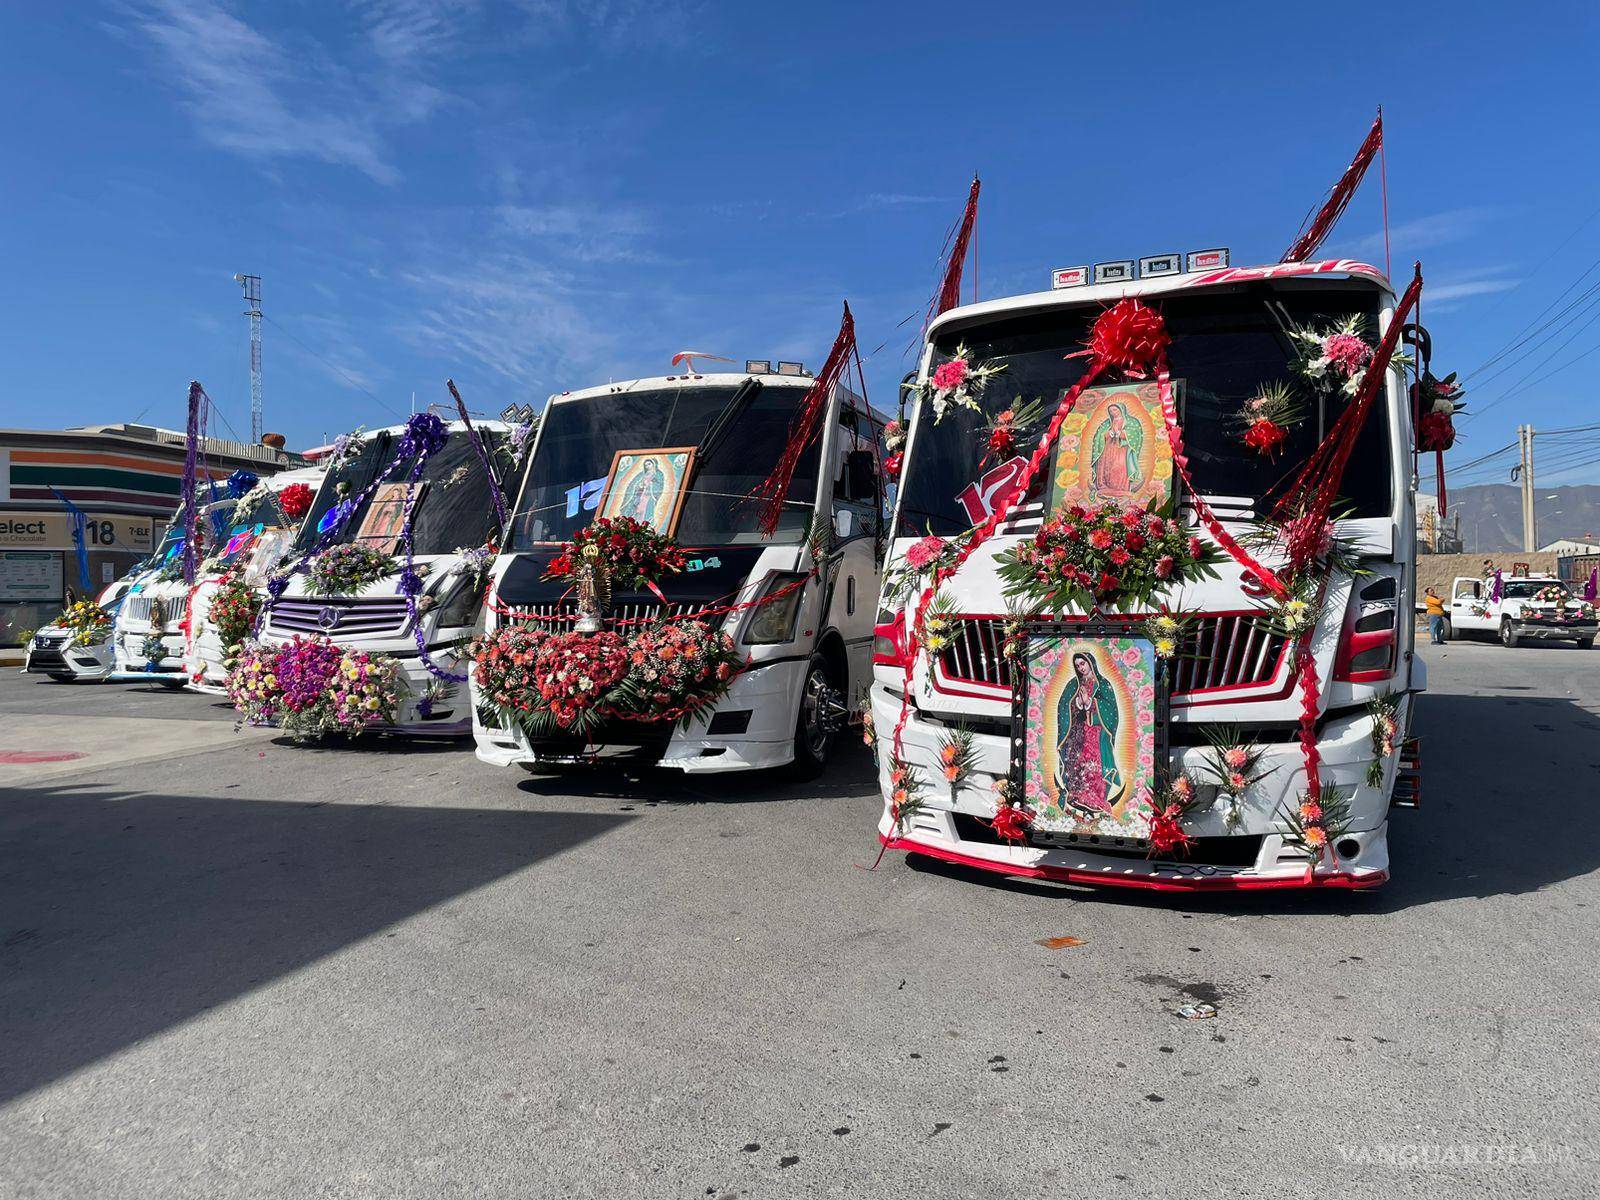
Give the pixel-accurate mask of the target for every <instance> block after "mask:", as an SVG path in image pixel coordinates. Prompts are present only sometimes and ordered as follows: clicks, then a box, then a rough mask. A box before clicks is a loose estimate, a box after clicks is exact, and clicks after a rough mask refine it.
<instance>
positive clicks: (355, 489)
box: [235, 413, 515, 736]
mask: <svg viewBox="0 0 1600 1200" xmlns="http://www.w3.org/2000/svg"><path fill="white" fill-rule="evenodd" d="M512 434H513V427H512V426H511V425H509V424H507V423H506V422H502V421H479V422H474V423H472V424H471V425H470V426H469V425H468V424H467V423H466V422H465V421H462V420H456V421H450V422H445V421H442V420H441V419H440V418H438V417H437V416H435V415H433V414H432V413H420V414H417V415H416V416H413V417H412V418H411V419H410V421H408V422H407V423H406V424H405V425H397V426H393V427H390V428H387V429H378V430H374V431H370V432H369V431H357V432H356V433H353V434H349V435H346V436H343V437H341V438H339V439H338V440H337V442H336V443H335V444H334V449H333V452H332V453H331V454H330V455H329V456H328V457H327V458H326V459H325V460H323V461H324V462H325V464H326V470H327V473H326V475H325V476H324V478H323V481H322V486H321V487H320V489H319V490H318V492H317V496H316V499H315V501H314V502H313V504H312V505H311V509H310V511H309V512H307V513H306V515H305V519H304V522H303V523H302V525H301V527H300V532H299V534H298V535H297V537H296V539H295V541H294V544H293V545H292V547H291V548H290V551H289V553H288V555H287V556H285V558H284V559H283V560H282V561H280V563H279V564H278V565H277V567H276V568H275V569H274V571H273V572H272V573H271V574H270V575H269V577H268V580H267V592H268V601H267V606H266V611H265V614H264V616H263V618H262V620H261V622H260V624H259V628H258V638H257V642H256V644H257V646H259V647H260V648H263V649H264V650H266V651H269V652H270V651H277V650H281V649H283V648H284V647H286V646H289V645H291V644H294V645H304V644H305V643H307V642H315V643H317V644H319V645H320V644H329V645H331V646H332V647H333V648H334V650H335V652H336V653H337V652H339V651H346V652H350V654H351V655H352V656H353V657H351V658H350V659H349V660H348V661H347V662H346V663H345V666H346V667H351V668H354V669H359V670H362V671H365V670H366V668H367V666H368V665H371V666H372V667H373V668H374V670H375V671H376V672H378V673H379V674H381V675H382V680H383V681H382V684H381V687H380V689H379V694H375V695H372V696H369V697H368V698H367V700H368V701H370V704H369V705H368V707H369V708H370V710H371V712H372V714H374V717H375V718H380V717H381V719H373V720H370V721H362V722H361V723H359V724H357V723H355V722H353V721H350V722H346V723H344V724H342V725H336V724H335V723H334V722H335V717H334V716H333V715H332V714H331V712H330V715H329V716H328V717H327V721H326V723H325V725H326V727H325V728H323V729H321V730H313V731H311V732H333V731H337V730H338V729H341V728H342V729H344V730H345V731H347V732H359V731H361V730H363V729H375V730H377V731H380V732H399V733H406V734H412V735H424V736H463V735H465V734H466V733H467V732H468V731H469V730H470V729H471V714H470V711H469V706H468V703H467V690H466V687H465V683H466V671H465V666H466V663H467V659H466V657H465V647H466V642H467V640H468V639H469V638H470V637H471V635H472V633H473V632H474V628H475V627H476V626H477V625H478V623H479V617H480V613H481V610H482V607H483V590H484V584H485V581H486V578H487V574H488V568H489V565H490V564H491V563H492V562H493V554H494V549H495V547H496V546H497V545H498V538H499V535H500V521H499V517H498V507H499V506H498V505H497V503H496V499H495V494H496V492H497V491H499V490H500V489H501V488H503V487H504V480H505V478H506V477H507V476H509V475H511V474H512V473H513V471H514V469H515V468H514V462H513V458H512V455H511V453H510V446H509V442H510V439H511V437H512ZM499 504H500V505H503V504H504V499H503V496H502V499H501V500H500V502H499ZM280 661H281V660H280ZM355 664H360V666H359V667H355ZM278 674H279V675H283V674H285V672H284V671H279V672H278ZM285 682H287V681H285ZM329 686H332V685H329ZM319 690H322V691H326V690H327V689H326V688H325V687H324V688H319ZM235 699H236V703H238V697H236V698H235ZM366 702H367V701H363V703H366ZM272 704H273V706H275V707H273V709H272V719H274V720H277V721H279V722H280V723H281V722H282V720H283V719H284V715H285V706H284V703H283V702H282V701H280V700H277V699H274V700H273V702H272ZM242 711H243V710H242ZM246 716H247V719H256V718H257V716H258V713H257V712H255V711H250V712H246ZM292 731H293V732H296V733H297V734H298V733H301V732H304V731H302V730H299V729H294V730H292Z"/></svg>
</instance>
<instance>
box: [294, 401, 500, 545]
mask: <svg viewBox="0 0 1600 1200" xmlns="http://www.w3.org/2000/svg"><path fill="white" fill-rule="evenodd" d="M479 436H481V437H482V438H483V441H484V449H485V450H486V451H487V452H488V453H489V454H490V455H491V456H493V455H494V453H495V452H496V450H497V448H498V446H499V440H500V438H501V437H502V436H503V435H502V434H500V433H499V432H498V431H497V430H480V431H479ZM398 442H399V439H398V438H397V437H394V436H392V435H390V434H388V433H377V434H373V435H370V436H368V437H366V438H364V439H362V444H361V449H360V451H359V452H357V453H355V454H353V455H351V456H349V457H348V458H346V459H345V460H344V461H343V462H341V463H339V464H338V465H337V466H334V467H332V468H331V469H330V470H329V471H328V474H327V477H326V478H325V479H324V480H323V483H322V488H321V490H320V491H318V493H317V499H316V503H315V504H313V505H312V506H311V511H310V512H309V513H307V514H306V521H305V524H304V525H302V526H301V528H300V533H299V536H298V538H297V539H296V542H295V548H296V550H297V551H300V552H304V551H306V550H309V549H310V548H311V546H312V545H314V544H315V542H316V540H317V536H318V525H319V523H320V522H321V521H322V519H323V517H324V516H326V515H327V513H328V512H329V510H331V509H332V508H333V506H334V505H335V504H337V503H338V502H339V499H340V493H341V490H344V491H345V492H346V494H348V495H350V496H359V495H361V493H362V492H363V491H365V490H366V489H367V487H368V486H369V485H370V484H371V483H372V482H373V481H374V480H376V479H377V478H378V477H379V476H380V475H382V474H384V472H385V471H388V480H387V484H386V485H385V484H380V485H379V487H378V488H377V489H376V490H375V491H374V493H373V495H371V496H369V497H368V498H367V501H366V502H365V503H364V504H362V505H361V506H360V507H359V508H357V510H356V511H355V512H354V513H352V514H351V516H350V518H349V520H347V521H346V522H345V524H344V527H343V530H342V531H341V533H340V535H339V538H338V540H339V541H341V542H351V541H355V540H356V539H357V538H365V539H367V540H371V541H374V543H375V544H376V542H379V541H381V542H383V543H384V547H383V548H386V549H390V550H393V549H394V545H393V542H394V539H395V537H396V536H397V535H398V533H399V519H400V514H401V504H402V502H403V499H404V497H405V494H406V492H405V489H406V484H407V481H409V480H410V478H411V465H412V461H411V460H410V459H407V460H406V461H405V462H401V463H395V462H394V461H393V459H394V451H395V448H396V446H397V444H398ZM391 466H392V467H393V470H389V468H390V467H391ZM341 484H345V485H347V486H346V488H345V489H341V488H340V485H341ZM418 485H419V487H420V491H419V492H418V494H417V497H416V500H415V501H414V503H413V504H412V508H411V520H412V550H413V552H414V553H416V554H449V553H450V552H451V551H453V550H456V549H458V548H461V547H476V546H481V545H483V544H484V543H485V542H486V541H488V539H489V535H490V534H491V533H493V532H494V530H495V512H494V500H493V498H492V497H491V495H490V488H491V487H492V485H491V483H490V482H489V477H488V475H487V473H486V472H485V471H484V469H483V461H482V460H481V459H480V458H479V456H478V452H477V449H476V448H475V447H474V446H473V445H472V440H471V438H469V437H468V436H467V434H466V432H465V431H464V430H459V429H458V430H452V431H451V433H450V437H449V440H448V441H446V442H445V444H444V447H443V448H442V449H441V450H439V451H437V452H436V453H435V454H433V456H432V457H430V458H429V459H428V461H427V462H426V463H425V464H424V465H423V468H422V475H421V478H420V479H419V480H418ZM388 487H392V488H393V489H394V490H393V491H388V490H387V488H388ZM375 507H376V508H377V509H378V511H377V512H374V511H373V510H374V508H375ZM369 515H370V516H371V520H370V521H369V519H368V518H369Z"/></svg>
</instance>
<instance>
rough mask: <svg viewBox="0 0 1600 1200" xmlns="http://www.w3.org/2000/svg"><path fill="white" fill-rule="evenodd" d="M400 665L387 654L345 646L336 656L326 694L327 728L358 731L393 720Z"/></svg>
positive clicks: (348, 731)
mask: <svg viewBox="0 0 1600 1200" xmlns="http://www.w3.org/2000/svg"><path fill="white" fill-rule="evenodd" d="M400 686H401V685H400V667H399V664H398V663H396V662H395V660H394V659H393V658H392V657H390V656H389V655H387V654H367V653H364V652H363V651H360V650H350V649H347V650H345V651H344V653H343V654H341V655H340V656H339V665H338V666H337V667H336V668H335V669H334V672H333V680H332V682H331V686H330V690H329V696H328V706H329V707H328V715H327V718H326V719H327V720H328V721H331V722H332V724H333V728H332V729H331V730H328V732H337V733H349V734H356V733H361V732H362V731H363V730H366V729H368V728H370V727H372V726H374V725H388V724H390V723H392V722H393V721H394V715H395V710H396V709H397V708H398V707H399V704H400Z"/></svg>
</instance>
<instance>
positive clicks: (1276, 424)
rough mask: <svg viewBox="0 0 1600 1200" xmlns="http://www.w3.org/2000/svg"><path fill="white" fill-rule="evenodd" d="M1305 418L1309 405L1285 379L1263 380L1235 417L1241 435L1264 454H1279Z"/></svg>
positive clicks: (1246, 441) (1256, 450) (1252, 446)
mask: <svg viewBox="0 0 1600 1200" xmlns="http://www.w3.org/2000/svg"><path fill="white" fill-rule="evenodd" d="M1304 419H1305V405H1303V404H1302V403H1301V402H1300V401H1299V400H1298V399H1297V398H1296V397H1295V394H1294V393H1293V392H1292V391H1291V390H1290V389H1289V385H1288V384H1286V383H1282V382H1274V383H1268V384H1263V385H1262V387H1261V388H1260V389H1259V390H1258V391H1257V392H1256V394H1255V395H1254V396H1251V397H1250V399H1248V400H1246V401H1245V402H1244V407H1243V408H1242V409H1241V410H1240V411H1239V414H1238V415H1237V417H1235V418H1234V424H1235V426H1236V427H1237V428H1238V430H1239V436H1240V439H1241V440H1242V441H1243V442H1244V444H1245V445H1246V446H1249V447H1250V449H1252V450H1254V451H1255V452H1256V453H1257V454H1259V455H1261V456H1262V457H1264V458H1275V457H1277V454H1278V451H1279V450H1281V449H1282V448H1283V444H1284V443H1285V442H1286V441H1288V440H1289V431H1290V430H1291V429H1293V428H1294V427H1295V426H1296V425H1298V424H1299V423H1300V422H1301V421H1302V420H1304Z"/></svg>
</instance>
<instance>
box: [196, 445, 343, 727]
mask: <svg viewBox="0 0 1600 1200" xmlns="http://www.w3.org/2000/svg"><path fill="white" fill-rule="evenodd" d="M325 473H326V472H325V471H324V469H323V468H322V467H320V466H312V467H301V468H298V469H296V470H292V471H283V472H280V473H279V474H277V475H273V476H271V477H270V478H267V479H263V480H262V481H261V482H260V483H258V484H257V485H256V487H255V488H254V489H252V491H251V492H250V493H249V494H247V495H245V496H243V497H241V498H240V499H239V500H238V501H237V502H235V504H234V506H233V508H232V510H231V511H230V512H228V514H227V516H226V520H227V529H226V533H225V538H226V540H224V541H222V542H221V544H220V546H219V547H218V549H217V551H216V553H215V554H213V555H212V556H211V557H210V558H208V559H206V560H205V561H204V562H203V563H201V564H200V569H199V572H198V574H197V576H196V578H195V584H194V587H193V588H192V589H191V590H190V592H189V596H188V599H187V600H186V602H185V612H184V619H183V622H182V628H181V630H180V632H181V633H182V635H183V674H184V679H185V682H186V685H187V686H188V687H189V688H190V689H191V690H193V691H197V692H204V693H206V694H207V695H213V696H216V695H222V694H224V693H225V692H226V690H227V687H226V684H227V676H228V671H227V661H228V656H229V653H230V651H232V650H236V649H237V647H238V645H239V643H240V642H241V641H242V640H243V639H242V638H241V637H240V636H238V634H239V631H240V630H241V629H243V630H248V629H249V628H250V627H249V625H247V624H243V623H242V621H241V619H240V618H242V617H246V616H248V614H249V613H251V612H254V611H256V610H257V609H258V608H259V606H260V604H261V602H262V599H263V598H264V597H265V595H266V581H267V576H268V575H269V574H270V573H271V572H272V570H273V569H274V568H275V567H276V566H277V565H278V563H279V561H280V560H281V559H282V558H283V557H284V555H286V554H287V553H288V552H289V548H290V546H291V545H292V544H293V542H294V539H295V537H296V536H297V535H298V534H299V532H300V526H301V523H302V522H303V521H304V520H305V516H306V513H307V512H308V511H310V508H311V505H312V502H313V501H314V499H315V497H316V493H317V489H318V488H319V487H321V486H322V477H323V475H324V474H325ZM219 593H220V595H221V596H222V601H221V605H222V606H225V607H227V608H228V609H229V610H230V611H229V612H228V613H227V614H224V613H223V612H216V613H214V612H213V605H214V604H215V603H217V599H218V596H219ZM230 617H232V618H233V619H232V620H230V619H229V618H230ZM219 618H221V621H220V623H219ZM225 630H226V631H227V632H228V633H229V637H228V638H227V639H226V640H225V638H224V631H225Z"/></svg>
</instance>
